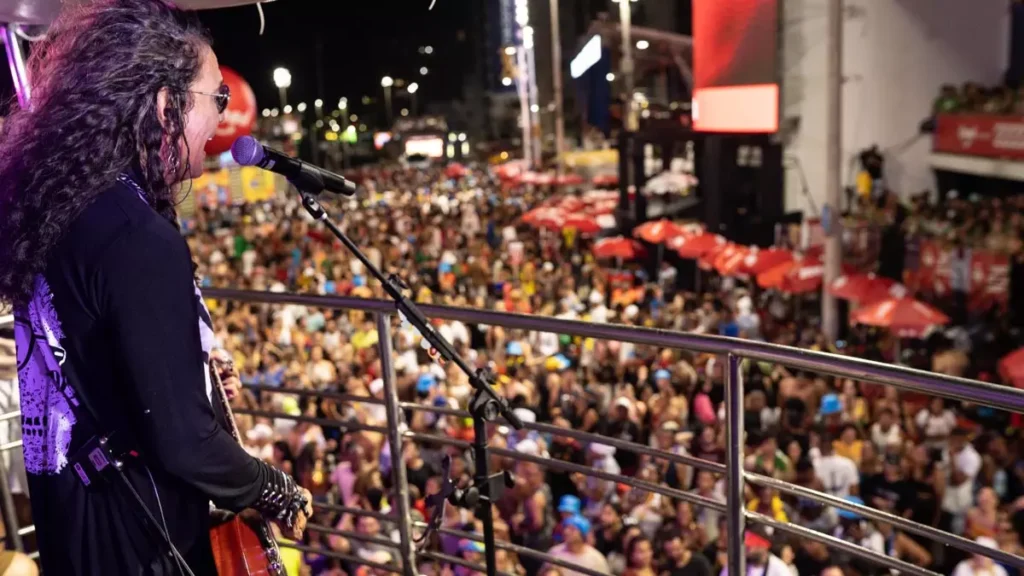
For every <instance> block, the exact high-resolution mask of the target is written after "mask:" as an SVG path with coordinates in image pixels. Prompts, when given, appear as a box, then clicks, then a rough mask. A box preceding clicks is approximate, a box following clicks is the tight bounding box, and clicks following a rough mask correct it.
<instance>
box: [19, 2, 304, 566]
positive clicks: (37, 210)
mask: <svg viewBox="0 0 1024 576" xmlns="http://www.w3.org/2000/svg"><path fill="white" fill-rule="evenodd" d="M68 6H74V7H71V8H68V9H67V11H66V12H65V13H64V14H62V15H61V17H60V18H59V19H58V21H57V22H55V23H54V25H53V26H52V27H51V29H50V31H49V33H48V34H47V38H46V39H45V41H43V42H41V43H40V44H39V45H37V46H35V49H34V50H33V51H32V57H31V60H30V74H29V76H30V78H31V79H32V81H33V84H34V86H33V92H32V102H31V104H30V107H29V109H26V110H14V111H12V113H11V114H10V115H9V117H8V118H7V121H6V122H5V124H4V126H3V129H2V132H0V301H3V302H5V303H7V304H10V305H12V306H13V307H14V310H15V316H16V343H17V353H18V377H19V384H20V387H21V403H22V425H23V431H24V454H25V466H26V469H27V471H28V480H29V488H30V494H31V502H32V511H33V516H34V519H35V524H36V530H37V535H38V542H39V546H40V558H41V563H42V567H43V572H44V573H46V574H54V575H60V576H76V575H83V576H84V575H103V576H119V575H125V576H128V575H131V576H139V575H165V574H178V573H182V572H183V571H184V567H183V566H182V561H184V562H185V563H186V564H187V565H188V568H190V569H191V571H192V572H193V573H195V574H197V575H202V574H215V573H216V569H215V567H214V560H213V555H212V551H211V545H210V541H209V537H208V531H209V527H210V522H211V520H210V503H211V502H212V503H213V504H215V505H216V506H217V507H219V508H222V509H226V510H231V511H238V510H241V509H244V508H255V509H256V510H258V511H261V512H262V513H263V514H264V516H265V517H267V518H271V519H274V520H275V521H277V522H278V523H279V524H280V525H281V526H282V528H283V529H284V531H285V532H286V533H287V534H290V535H292V536H296V535H297V534H299V533H301V530H302V528H303V526H304V525H305V519H306V516H308V515H309V513H310V512H311V509H310V507H309V493H308V492H306V491H305V490H303V489H301V488H299V487H298V486H297V485H296V483H295V482H294V480H292V479H291V478H290V477H289V476H287V475H286V474H284V473H282V472H280V471H278V470H275V469H274V468H272V467H270V466H269V465H267V464H265V463H263V462H261V461H259V460H257V459H254V458H252V457H250V456H249V455H247V454H246V453H245V451H244V450H243V449H242V448H241V447H240V446H239V445H238V444H237V443H236V442H235V441H234V440H233V439H232V437H231V436H230V435H229V434H228V432H226V431H225V430H224V428H223V427H222V426H221V425H220V423H219V422H218V420H217V418H218V416H217V412H216V408H215V405H216V404H217V402H216V401H215V400H214V397H215V396H216V394H213V393H212V390H211V378H210V376H209V371H208V362H209V358H210V354H211V351H212V348H213V344H214V340H215V338H214V334H213V330H212V328H211V326H210V324H209V314H208V313H207V311H206V309H205V306H204V305H203V302H202V298H201V296H200V294H199V291H198V288H197V287H196V284H195V281H194V277H193V266H192V258H191V255H190V253H189V249H188V246H187V244H186V242H185V240H184V239H183V238H182V236H181V235H180V233H179V230H178V226H177V222H176V214H175V204H176V202H177V201H178V199H177V198H176V191H177V190H179V189H181V188H182V183H186V182H187V181H188V180H189V179H191V178H194V177H196V176H199V175H200V174H201V172H202V169H203V160H204V152H203V147H204V145H205V144H206V142H207V140H208V139H210V138H211V137H212V136H213V135H214V132H215V130H216V127H217V124H218V122H219V119H220V116H221V114H223V112H224V109H225V108H226V106H227V102H228V99H229V98H230V94H228V92H227V90H226V87H225V86H224V85H223V83H222V78H221V75H220V71H219V66H218V64H217V57H216V55H215V54H214V52H213V50H212V49H211V46H210V42H209V40H208V39H207V37H206V36H205V34H204V32H203V31H202V30H201V29H200V28H199V27H198V26H197V25H196V24H195V23H194V21H193V20H192V19H191V18H190V17H189V15H188V14H185V13H182V12H180V11H178V10H176V9H174V8H173V7H171V6H170V5H168V4H166V3H164V2H163V1H161V0H97V1H94V2H90V3H84V4H83V5H79V4H78V3H69V4H68ZM185 187H186V188H187V185H186V186H185ZM107 436H109V437H111V438H112V439H114V440H118V439H119V440H120V443H122V444H128V443H130V451H127V452H126V453H127V454H129V455H130V456H131V457H130V458H127V459H126V460H125V461H124V466H123V470H124V472H125V475H126V476H127V478H128V481H129V482H130V484H131V485H132V486H133V487H134V491H135V492H138V493H139V494H140V495H141V498H142V500H144V504H145V505H146V508H148V509H149V511H150V512H151V513H152V514H153V515H154V517H155V519H156V521H155V522H147V520H146V519H145V517H144V515H143V514H142V513H140V511H139V510H138V508H140V506H138V503H137V502H135V501H134V500H133V498H132V497H131V496H130V493H131V491H130V490H127V489H125V487H124V485H123V484H118V483H116V482H114V483H103V482H97V481H96V479H95V478H94V477H93V478H91V479H90V475H89V474H87V473H86V471H85V469H87V468H89V465H90V463H92V464H93V465H94V466H96V468H97V470H98V469H100V468H101V467H100V466H99V464H97V463H96V461H95V460H89V459H88V458H83V455H82V452H83V451H87V455H92V454H94V452H93V451H92V448H90V447H92V446H97V445H100V444H95V440H96V439H97V437H107ZM105 445H106V444H102V446H105ZM83 467H84V468H83ZM155 523H156V524H159V525H160V526H153V524H155ZM160 528H162V529H163V531H164V532H166V533H167V534H169V536H170V540H171V542H173V545H174V547H175V548H176V549H177V550H178V551H179V552H180V557H179V556H172V555H171V554H170V553H169V552H170V549H171V546H170V545H169V544H168V543H167V542H166V540H164V539H163V538H161V537H160Z"/></svg>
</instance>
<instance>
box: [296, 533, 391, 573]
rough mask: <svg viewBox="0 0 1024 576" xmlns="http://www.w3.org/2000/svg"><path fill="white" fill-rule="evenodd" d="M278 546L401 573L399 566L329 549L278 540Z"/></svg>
mask: <svg viewBox="0 0 1024 576" xmlns="http://www.w3.org/2000/svg"><path fill="white" fill-rule="evenodd" d="M277 545H278V546H280V547H281V548H292V549H295V550H298V551H300V552H309V553H310V554H320V555H321V556H326V557H328V558H333V559H335V560H341V561H343V562H351V563H353V564H359V565H360V566H369V567H370V568H374V569H377V570H383V571H385V572H392V573H396V574H397V573H399V572H400V570H399V568H398V566H389V565H387V564H381V563H379V562H373V561H371V560H367V559H366V558H361V557H359V556H353V555H351V554H342V553H341V552H335V551H334V550H330V549H328V548H317V547H315V546H306V545H305V544H299V543H297V542H291V541H289V540H278V542H277Z"/></svg>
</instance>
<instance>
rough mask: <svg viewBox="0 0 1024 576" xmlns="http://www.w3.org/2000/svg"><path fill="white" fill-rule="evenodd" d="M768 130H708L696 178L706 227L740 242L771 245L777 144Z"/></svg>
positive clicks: (779, 198)
mask: <svg viewBox="0 0 1024 576" xmlns="http://www.w3.org/2000/svg"><path fill="white" fill-rule="evenodd" d="M774 140H775V138H774V137H773V136H772V135H768V134H735V135H733V134H728V135H727V134H708V135H707V136H705V137H704V138H703V139H702V140H701V141H699V143H698V153H697V158H698V160H697V163H696V164H697V166H696V167H695V168H696V172H697V179H698V186H699V192H700V198H701V202H702V204H703V207H704V223H705V224H706V225H707V229H708V230H709V231H712V232H716V233H718V234H721V235H723V236H725V237H726V238H728V239H729V240H732V241H733V242H737V243H740V244H746V245H756V246H771V245H772V243H773V242H774V240H775V224H777V223H778V222H780V221H781V220H782V218H783V182H782V146H781V144H779V143H778V142H775V141H774Z"/></svg>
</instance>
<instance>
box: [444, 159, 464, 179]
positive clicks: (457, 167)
mask: <svg viewBox="0 0 1024 576" xmlns="http://www.w3.org/2000/svg"><path fill="white" fill-rule="evenodd" d="M468 173H469V170H466V167H465V166H463V165H462V164H459V163H458V162H453V163H451V164H449V165H448V167H447V168H445V169H444V175H445V176H447V177H448V178H462V177H463V176H465V175H466V174H468Z"/></svg>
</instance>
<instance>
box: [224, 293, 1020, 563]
mask: <svg viewBox="0 0 1024 576" xmlns="http://www.w3.org/2000/svg"><path fill="white" fill-rule="evenodd" d="M206 296H207V297H209V298H213V299H218V300H234V301H242V302H247V303H263V304H299V305H305V306H310V307H313V308H320V309H349V310H361V311H364V312H370V313H373V314H375V315H376V322H377V330H378V334H379V335H380V337H379V342H378V346H379V348H380V357H381V363H382V367H383V370H382V372H383V374H382V379H383V382H384V400H383V403H384V404H385V405H386V408H387V416H388V425H387V427H386V430H381V429H380V428H376V429H372V428H371V427H367V428H366V429H372V430H373V431H376V432H382V433H385V434H387V437H388V442H389V443H390V449H391V454H392V455H397V454H401V453H402V444H403V442H406V441H414V442H415V441H427V442H432V443H435V444H441V445H453V446H458V447H462V448H467V447H468V446H469V444H468V443H467V442H465V441H461V440H456V439H452V438H448V437H441V436H437V435H432V434H423V433H418V432H412V431H410V430H409V428H408V426H407V425H406V423H405V421H404V419H403V417H402V411H403V410H408V411H429V412H433V413H436V414H440V415H455V416H460V417H469V413H468V412H466V411H463V410H455V409H450V408H445V407H436V406H424V405H420V404H416V403H402V402H399V399H398V393H397V388H396V384H395V376H394V366H393V363H392V349H391V342H392V339H391V338H390V337H384V335H385V334H389V332H390V329H391V324H390V322H389V319H388V315H391V314H394V313H395V311H396V310H395V305H394V303H392V302H390V301H382V300H365V299H358V298H344V297H333V296H316V295H301V294H280V293H270V292H248V291H239V290H230V289H208V290H207V291H206ZM421 308H422V310H423V312H424V313H425V314H426V315H427V316H428V317H431V318H440V319H444V320H456V321H461V322H464V323H472V324H483V325H488V326H502V327H505V328H512V329H522V330H528V331H537V332H547V333H555V334H570V335H576V336H584V337H589V338H596V339H601V340H610V341H619V342H631V343H634V344H640V345H650V346H657V347H661V348H677V349H684V350H689V351H694V352H705V353H711V354H717V355H724V356H726V357H727V359H728V363H727V366H726V370H725V405H726V410H725V413H726V420H725V429H726V454H725V460H726V462H725V464H724V465H723V464H720V463H717V462H711V461H707V460H702V459H699V458H694V457H691V456H685V455H680V454H675V453H672V452H668V451H665V450H660V449H656V448H651V447H648V446H643V445H640V444H636V443H633V442H627V441H623V440H620V439H616V438H610V437H606V436H601V435H597V434H591V433H587V432H581V431H578V430H572V429H564V428H559V427H556V426H552V425H548V424H542V423H535V424H527V425H526V428H527V429H529V430H534V431H537V432H541V433H544V434H551V435H561V436H566V437H570V438H574V439H576V440H579V441H582V442H593V443H601V444H607V445H609V446H613V447H615V448H617V449H622V450H630V451H633V452H635V453H637V454H642V455H646V456H650V457H654V458H659V459H663V460H667V461H669V462H674V463H678V464H684V465H687V466H691V467H693V468H695V469H697V470H707V471H710V472H712V473H714V474H718V475H723V476H724V477H725V487H726V490H725V492H726V494H725V495H726V502H725V503H722V502H719V501H716V500H712V499H709V498H705V497H702V496H700V495H698V494H694V493H690V492H685V491H682V490H677V489H673V488H669V487H667V486H663V485H659V484H654V483H652V482H648V481H645V480H641V479H637V478H631V477H625V476H620V475H616V474H609V473H606V472H602V471H600V470H595V469H594V468H591V467H586V466H581V465H577V464H573V463H570V462H563V461H559V460H554V459H549V458H544V457H541V456H535V455H532V454H527V453H523V452H517V451H514V450H508V449H504V448H496V447H494V448H490V449H489V452H490V453H491V454H492V455H496V456H500V457H503V458H508V459H513V460H525V461H530V462H535V463H536V464H539V465H541V466H543V467H545V468H549V469H556V470H561V471H565V472H570V473H579V474H583V475H586V476H590V477H595V478H598V479H603V480H608V481H612V482H616V483H621V484H625V485H627V486H630V487H632V488H636V489H639V490H644V491H647V492H651V493H655V494H661V495H663V496H666V497H669V498H674V499H678V500H682V501H685V502H689V503H691V504H692V505H694V506H699V507H702V508H706V509H709V510H712V511H717V512H721V513H723V514H725V517H726V521H727V528H726V529H727V531H728V533H727V536H728V566H729V572H730V573H732V574H736V573H739V574H742V573H745V571H743V569H742V567H743V566H744V565H745V550H744V541H743V538H744V536H743V535H744V534H745V530H746V525H747V523H748V522H751V523H754V524H762V525H765V526H769V527H771V528H772V529H774V530H776V531H778V532H782V533H788V534H791V535H793V536H796V537H798V538H801V539H805V540H808V541H814V542H818V543H821V544H824V545H826V546H828V547H830V548H832V549H835V550H839V551H842V552H845V553H847V554H850V555H852V556H856V557H859V558H862V559H864V560H868V561H870V562H874V563H877V564H879V565H881V566H884V567H887V568H890V569H893V570H896V571H898V573H901V574H914V575H919V576H937V575H936V573H935V572H932V571H930V570H927V569H924V568H921V567H919V566H915V565H913V564H911V563H909V562H906V561H903V560H900V559H898V558H893V557H891V556H887V555H884V554H878V553H876V552H873V551H870V550H868V549H865V548H863V547H860V546H857V545H855V544H851V543H850V542H847V541H844V540H841V539H839V538H836V537H834V536H830V535H827V534H822V533H820V532H816V531H814V530H811V529H809V528H806V527H802V526H798V525H795V524H790V523H786V522H781V521H778V520H776V519H774V518H770V517H768V516H765V515H763V514H759V513H757V512H753V511H748V510H747V509H746V505H745V504H746V500H745V498H744V491H745V488H746V484H747V483H748V482H749V483H750V484H753V485H757V486H764V487H769V488H773V489H776V490H778V491H780V492H783V493H786V494H789V495H793V496H796V497H799V498H806V499H810V500H813V501H815V502H817V503H818V504H820V505H827V506H833V507H836V508H839V509H842V510H847V511H850V512H853V513H855V514H859V515H860V516H862V517H864V518H868V519H871V520H875V521H878V522H883V523H886V524H890V525H892V526H893V527H894V528H896V529H900V530H905V531H907V532H909V533H913V534H916V535H920V536H924V537H927V538H929V539H932V540H933V541H935V542H938V543H941V544H944V545H947V546H952V547H955V548H959V549H961V550H963V551H966V552H969V553H972V554H977V555H980V556H985V557H989V558H991V559H993V560H995V561H997V562H1000V563H1002V564H1005V565H1007V566H1011V567H1015V568H1020V569H1024V558H1021V557H1019V556H1016V555H1014V554H1009V553H1007V552H1003V551H1000V550H994V549H991V548H988V547H986V546H984V545H981V544H978V543H976V542H974V541H972V540H968V539H966V538H963V537H961V536H958V535H955V534H951V533H948V532H944V531H942V530H938V529H936V528H933V527H931V526H926V525H924V524H920V523H918V522H914V521H911V520H908V519H906V518H903V517H901V516H897V515H895V514H891V513H889V512H885V511H882V510H878V509H875V508H871V507H868V506H863V505H858V504H855V503H852V502H849V501H847V500H845V499H842V498H837V497H835V496H831V495H829V494H825V493H822V492H818V491H815V490H811V489H808V488H804V487H801V486H798V485H795V484H791V483H788V482H783V481H781V480H778V479H775V478H771V477H768V476H764V475H762V474H755V473H752V472H747V471H745V470H744V419H743V395H744V383H743V378H742V372H741V369H740V368H741V366H740V362H741V361H742V359H744V358H746V359H750V360H755V361H759V362H770V363H774V364H780V365H783V366H787V367H791V368H798V369H802V370H806V371H811V372H816V373H820V374H826V375H831V376H835V377H839V378H849V379H854V380H859V381H864V382H873V383H877V384H883V385H888V386H893V387H895V388H898V389H901V390H906V391H912V392H918V393H924V394H930V395H934V396H940V397H944V398H949V399H954V400H962V401H969V402H973V403H975V404H981V405H986V406H990V407H993V408H997V409H1000V410H1010V411H1013V412H1019V413H1024V391H1021V390H1017V389H1013V388H1009V387H1004V386H999V385H994V384H989V383H984V382H978V381H973V380H968V379H964V378H955V377H950V376H945V375H940V374H935V373H931V372H925V371H922V370H915V369H911V368H906V367H903V366H896V365H890V364H882V363H879V362H873V361H869V360H863V359H860V358H853V357H844V356H836V355H832V354H827V353H822V352H815V351H810V350H803V349H797V348H791V347H786V346H779V345H774V344H768V343H764V342H756V341H751V340H741V339H736V338H728V337H722V336H710V335H698V334H688V333H681V332H669V331H664V330H655V329H648V328H637V327H629V326H622V325H613V324H592V323H585V322H578V321H573V320H563V319H558V318H550V317H542V316H526V315H519V314H507V313H499V312H491V311H486V310H478V309H467V308H451V307H444V306H432V305H424V306H421ZM269 390H273V391H274V392H276V393H283V394H300V395H320V396H323V397H327V398H330V397H335V396H336V397H338V399H344V400H347V401H354V402H371V403H381V401H380V400H377V399H374V398H367V397H361V396H358V397H352V396H348V395H339V394H332V393H317V392H311V391H306V390H294V389H287V388H271V389H269ZM277 416H278V417H280V415H277ZM393 457H394V456H393ZM392 468H393V473H394V478H393V481H394V484H395V486H396V487H397V494H398V497H397V498H396V502H395V508H396V512H397V515H396V516H394V517H393V518H392V520H393V521H394V522H396V523H397V525H398V527H399V531H400V539H399V543H398V550H399V552H400V556H401V558H402V563H401V565H400V566H399V567H391V568H390V569H391V570H393V571H401V572H402V573H403V574H405V575H407V576H411V575H412V574H416V573H417V572H416V564H415V562H416V557H417V556H419V557H421V558H426V559H436V560H443V561H447V562H453V563H455V564H462V565H467V564H472V563H467V562H466V561H465V560H462V559H458V558H450V557H447V556H444V555H439V554H437V553H435V552H418V553H417V551H416V550H415V549H414V546H413V543H412V540H411V538H410V534H411V533H412V530H413V528H415V527H417V526H414V525H413V524H412V523H411V522H410V519H409V502H408V483H407V480H406V478H405V469H404V467H403V466H401V465H400V464H399V465H394V466H393V467H392ZM420 527H422V525H420ZM442 533H446V534H449V535H451V536H455V537H459V538H466V539H471V540H478V539H479V538H480V537H479V536H478V535H474V534H469V533H465V532H460V531H453V530H442ZM498 547H499V548H503V549H506V550H508V551H511V552H515V553H517V554H522V555H524V556H530V557H533V558H535V559H538V560H540V561H543V562H546V563H549V564H551V565H554V566H561V567H565V568H569V569H571V570H573V571H575V572H579V573H582V574H592V575H594V576H597V573H595V572H594V571H593V570H588V569H586V568H583V567H580V566H572V565H571V564H570V563H567V562H566V561H564V560H561V559H559V558H556V557H554V556H551V555H550V554H546V553H544V552H541V551H537V550H529V549H525V548H523V547H520V546H516V545H514V544H511V543H508V542H500V543H498ZM328 554H329V552H328ZM469 567H470V568H472V569H475V570H481V571H482V570H483V567H482V566H479V565H470V566H469Z"/></svg>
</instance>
